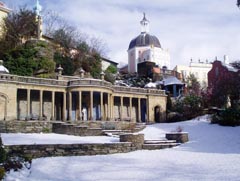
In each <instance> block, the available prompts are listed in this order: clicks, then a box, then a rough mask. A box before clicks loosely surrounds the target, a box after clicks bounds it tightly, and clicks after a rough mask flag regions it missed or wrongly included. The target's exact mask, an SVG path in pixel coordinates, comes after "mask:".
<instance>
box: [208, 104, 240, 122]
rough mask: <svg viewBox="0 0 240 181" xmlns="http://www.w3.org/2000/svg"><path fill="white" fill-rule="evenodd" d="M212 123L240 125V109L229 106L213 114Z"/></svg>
mask: <svg viewBox="0 0 240 181" xmlns="http://www.w3.org/2000/svg"><path fill="white" fill-rule="evenodd" d="M211 122H212V123H217V124H220V125H222V126H239V125H240V109H235V108H228V109H225V110H223V111H221V112H219V113H216V114H214V115H213V116H212V120H211Z"/></svg>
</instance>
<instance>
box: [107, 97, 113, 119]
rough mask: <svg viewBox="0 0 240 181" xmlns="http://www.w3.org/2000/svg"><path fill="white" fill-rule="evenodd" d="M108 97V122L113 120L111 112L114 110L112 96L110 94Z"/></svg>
mask: <svg viewBox="0 0 240 181" xmlns="http://www.w3.org/2000/svg"><path fill="white" fill-rule="evenodd" d="M107 95H108V96H107V97H108V103H107V118H108V120H111V110H112V108H111V100H110V99H111V95H110V94H107Z"/></svg>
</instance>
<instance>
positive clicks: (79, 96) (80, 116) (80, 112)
mask: <svg viewBox="0 0 240 181" xmlns="http://www.w3.org/2000/svg"><path fill="white" fill-rule="evenodd" d="M78 98H79V99H78V104H79V120H83V119H82V92H81V91H79V92H78Z"/></svg>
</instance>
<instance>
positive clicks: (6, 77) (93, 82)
mask: <svg viewBox="0 0 240 181" xmlns="http://www.w3.org/2000/svg"><path fill="white" fill-rule="evenodd" d="M0 81H7V82H22V83H28V84H39V85H56V86H66V87H67V86H102V87H109V88H112V89H113V90H114V91H115V92H129V93H140V94H158V95H165V91H164V90H158V89H143V88H136V87H124V86H114V85H112V84H111V83H110V82H106V81H102V80H98V79H77V80H76V79H74V80H69V81H66V80H56V79H44V78H35V77H25V76H17V75H11V74H0Z"/></svg>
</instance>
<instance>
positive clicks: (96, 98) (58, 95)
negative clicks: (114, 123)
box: [17, 89, 148, 122]
mask: <svg viewBox="0 0 240 181" xmlns="http://www.w3.org/2000/svg"><path fill="white" fill-rule="evenodd" d="M19 90H20V92H18V91H17V92H18V93H17V99H18V97H19V96H21V94H24V92H25V91H26V92H27V93H26V94H27V95H26V100H24V99H25V98H24V97H25V96H22V99H21V100H23V101H26V119H31V115H32V112H33V110H34V111H35V112H38V119H39V120H42V119H46V118H45V117H46V115H48V117H47V119H51V120H56V119H57V120H63V121H66V120H71V121H72V120H75V121H83V120H94V119H97V120H104V121H106V120H128V121H136V122H141V121H145V118H143V115H145V114H146V115H147V114H148V110H147V109H146V110H145V112H144V113H143V111H144V110H143V104H145V107H147V105H146V104H147V101H146V98H145V97H140V96H139V97H138V96H137V95H133V94H123V95H121V94H114V93H112V92H103V91H93V90H90V91H89V90H88V91H87V90H68V91H62V92H61V91H51V90H36V89H34V90H31V89H19ZM33 91H34V92H33ZM36 91H37V92H36ZM45 92H48V95H45ZM34 93H35V95H34ZM33 97H34V99H35V101H36V100H37V102H38V103H39V107H38V106H35V107H34V106H33V105H32V104H31V99H33ZM115 98H118V99H120V101H119V102H116V101H115ZM46 99H48V106H47V108H45V109H44V103H45V101H44V100H46ZM133 99H134V103H133ZM124 100H127V102H128V104H127V107H128V108H127V110H128V113H127V115H128V116H126V113H125V112H124ZM141 100H142V101H141ZM119 103H120V104H119ZM35 104H36V103H35ZM94 106H97V108H98V107H99V110H97V111H98V113H100V115H99V117H97V118H96V117H95V118H94V114H96V110H95V112H94ZM114 106H119V112H118V113H116V112H115V111H116V110H115V109H114ZM18 107H21V105H20V101H18ZM133 107H135V108H136V110H135V111H136V112H135V113H136V117H134V116H133ZM95 108H96V107H95ZM36 109H39V110H36ZM49 109H50V110H49ZM84 109H85V111H87V113H85V114H87V115H83V113H84V112H83V111H84ZM73 112H74V114H73ZM116 114H117V115H119V117H117V116H116ZM84 116H85V118H84ZM18 117H20V111H18Z"/></svg>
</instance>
